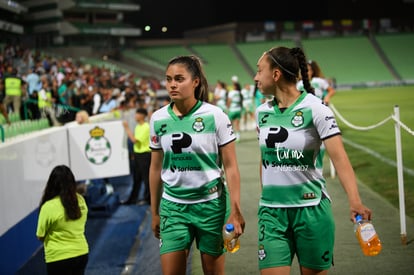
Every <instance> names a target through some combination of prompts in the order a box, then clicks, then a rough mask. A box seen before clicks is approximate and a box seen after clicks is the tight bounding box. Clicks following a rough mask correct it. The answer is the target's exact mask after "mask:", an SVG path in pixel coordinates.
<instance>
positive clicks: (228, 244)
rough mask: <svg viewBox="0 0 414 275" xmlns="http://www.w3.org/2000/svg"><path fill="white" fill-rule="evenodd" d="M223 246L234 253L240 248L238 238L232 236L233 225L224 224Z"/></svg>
mask: <svg viewBox="0 0 414 275" xmlns="http://www.w3.org/2000/svg"><path fill="white" fill-rule="evenodd" d="M223 240H224V248H225V249H226V251H227V252H231V253H234V252H236V251H237V250H239V249H240V240H239V238H236V237H235V236H234V225H233V224H231V223H228V224H226V227H225V228H224V230H223Z"/></svg>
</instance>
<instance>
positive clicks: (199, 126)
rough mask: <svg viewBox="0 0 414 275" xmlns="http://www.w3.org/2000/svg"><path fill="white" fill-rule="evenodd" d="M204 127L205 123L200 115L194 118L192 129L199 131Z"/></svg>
mask: <svg viewBox="0 0 414 275" xmlns="http://www.w3.org/2000/svg"><path fill="white" fill-rule="evenodd" d="M204 128H205V125H204V121H203V118H201V117H198V118H196V119H195V121H194V123H193V129H194V131H196V132H201V131H203V130H204Z"/></svg>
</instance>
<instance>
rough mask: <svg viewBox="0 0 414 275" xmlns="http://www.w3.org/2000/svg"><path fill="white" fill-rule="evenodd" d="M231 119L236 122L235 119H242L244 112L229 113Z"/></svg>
mask: <svg viewBox="0 0 414 275" xmlns="http://www.w3.org/2000/svg"><path fill="white" fill-rule="evenodd" d="M228 116H229V119H230V120H234V119H240V118H241V116H242V111H241V110H240V111H232V112H229V113H228Z"/></svg>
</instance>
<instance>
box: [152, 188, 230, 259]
mask: <svg viewBox="0 0 414 275" xmlns="http://www.w3.org/2000/svg"><path fill="white" fill-rule="evenodd" d="M227 194H228V193H227V192H226V188H223V192H222V194H221V196H220V197H219V198H217V199H213V200H211V201H208V202H204V203H195V204H181V203H175V202H172V201H169V200H166V199H162V200H161V208H160V218H161V221H160V227H161V228H160V235H161V239H160V254H165V253H169V252H174V251H181V250H187V249H188V250H189V249H190V248H191V245H192V243H193V241H194V239H195V240H196V246H197V248H198V249H199V250H200V251H201V252H203V253H206V254H209V255H212V256H220V255H221V254H223V252H224V251H223V237H222V232H223V226H224V223H225V222H226V220H227V218H228V216H229V213H230V212H229V210H230V208H229V207H228V205H229V204H228V203H227V199H228V195H227Z"/></svg>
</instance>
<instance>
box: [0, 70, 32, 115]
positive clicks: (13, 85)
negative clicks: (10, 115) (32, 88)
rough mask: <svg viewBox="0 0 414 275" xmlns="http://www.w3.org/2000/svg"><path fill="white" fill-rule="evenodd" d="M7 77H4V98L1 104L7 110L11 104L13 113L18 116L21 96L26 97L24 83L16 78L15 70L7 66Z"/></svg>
mask: <svg viewBox="0 0 414 275" xmlns="http://www.w3.org/2000/svg"><path fill="white" fill-rule="evenodd" d="M7 71H8V72H9V74H8V75H6V76H5V77H4V91H5V94H6V96H5V97H4V100H3V104H4V106H5V107H6V111H7V108H8V106H9V104H11V103H12V106H13V112H16V113H18V114H20V107H21V106H22V96H25V95H26V89H25V82H24V81H23V80H22V79H21V78H20V77H18V76H17V69H15V68H13V67H12V66H9V67H8V68H7Z"/></svg>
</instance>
